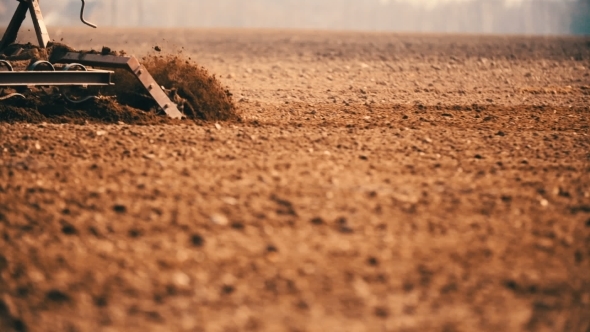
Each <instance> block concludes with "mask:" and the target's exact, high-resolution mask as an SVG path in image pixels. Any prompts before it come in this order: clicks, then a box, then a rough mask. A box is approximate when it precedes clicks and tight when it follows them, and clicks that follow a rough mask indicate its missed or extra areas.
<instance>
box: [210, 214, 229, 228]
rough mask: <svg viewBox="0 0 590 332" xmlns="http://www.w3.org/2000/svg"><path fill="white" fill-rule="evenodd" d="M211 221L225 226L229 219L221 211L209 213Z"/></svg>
mask: <svg viewBox="0 0 590 332" xmlns="http://www.w3.org/2000/svg"><path fill="white" fill-rule="evenodd" d="M211 222H212V223H214V224H216V225H219V226H227V224H229V219H227V217H226V216H225V215H223V214H221V213H214V214H212V215H211Z"/></svg>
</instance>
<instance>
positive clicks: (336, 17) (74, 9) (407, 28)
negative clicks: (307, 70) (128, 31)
mask: <svg viewBox="0 0 590 332" xmlns="http://www.w3.org/2000/svg"><path fill="white" fill-rule="evenodd" d="M87 2H88V13H89V17H90V18H91V19H92V20H93V21H95V22H96V23H97V24H99V25H101V26H118V27H138V26H142V27H148V26H150V27H238V28H239V27H246V28H297V29H302V28H303V29H328V30H332V29H334V30H369V31H371V30H376V31H398V32H445V33H497V34H504V33H509V34H543V35H547V34H559V35H563V34H572V33H573V34H588V33H590V23H588V22H590V14H589V13H590V1H589V0H486V1H481V0H456V1H455V0H450V1H449V0H438V1H436V0H432V1H431V0H420V1H418V0H414V1H410V0H367V1H362V0H322V1H317V0H280V1H277V0H252V1H241V0H219V1H205V0H192V1H184V0H168V1H165V2H164V1H157V0H135V1H116V0H94V1H91V0H87ZM16 5H17V1H14V0H4V1H2V2H0V15H1V16H3V22H7V21H8V17H6V16H7V15H10V13H12V11H13V10H12V8H14V7H16ZM79 6H80V1H78V0H61V1H58V0H54V1H52V6H51V7H50V6H44V7H47V9H44V10H45V13H46V18H47V21H48V23H49V24H51V25H54V26H59V25H72V24H77V22H78V21H77V19H78V10H79Z"/></svg>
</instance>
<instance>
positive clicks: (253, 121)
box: [0, 29, 590, 332]
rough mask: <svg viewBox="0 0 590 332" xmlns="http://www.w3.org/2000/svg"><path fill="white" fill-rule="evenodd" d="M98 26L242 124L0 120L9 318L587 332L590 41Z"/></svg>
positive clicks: (76, 40)
mask: <svg viewBox="0 0 590 332" xmlns="http://www.w3.org/2000/svg"><path fill="white" fill-rule="evenodd" d="M101 31H102V32H99V33H98V34H95V35H93V36H92V38H93V41H92V42H91V43H93V44H97V45H100V46H102V45H103V44H104V45H108V46H111V47H113V48H115V49H118V48H125V49H126V50H127V51H130V52H136V53H137V54H142V52H147V51H148V50H149V48H150V47H152V46H154V45H159V46H161V47H163V48H164V49H165V50H166V49H169V50H176V49H177V48H178V49H180V48H181V47H184V50H183V53H184V54H185V55H188V56H190V57H192V58H193V59H194V60H196V61H197V62H198V63H199V64H202V65H203V66H205V67H206V68H208V69H209V70H210V72H213V73H217V74H219V77H220V78H221V80H222V82H223V83H224V84H227V85H229V87H230V90H231V91H232V92H233V93H234V99H235V101H236V102H237V104H238V109H239V111H240V116H241V121H236V122H222V123H217V124H214V123H210V124H205V125H203V124H200V125H196V124H194V123H193V122H191V121H184V122H180V123H177V122H174V123H173V122H170V123H167V124H166V123H164V124H162V123H161V122H162V121H160V120H158V124H157V125H155V124H154V125H144V126H137V125H130V124H126V123H124V122H120V123H115V124H100V123H93V122H92V121H90V122H89V123H87V124H83V125H79V124H78V125H75V124H67V123H65V124H48V123H35V124H28V123H12V124H9V123H3V124H0V156H1V159H0V330H2V331H12V330H14V331H247V330H252V331H256V330H265V331H529V330H530V331H581V332H588V331H590V273H589V272H588V271H590V152H589V151H590V137H589V136H588V134H589V124H590V120H589V117H590V107H589V106H588V105H590V77H589V73H590V71H589V69H588V68H590V40H589V39H583V38H532V37H531V38H524V37H478V36H423V35H395V34H377V33H327V32H301V31H229V30H228V31H224V30H213V31H204V30H164V31H163V32H162V31H161V32H156V31H140V30H123V31H121V30H108V29H103V30H101ZM113 36H118V38H119V39H117V40H118V42H117V43H116V44H113ZM61 37H63V38H64V39H65V40H64V41H65V42H67V43H68V44H73V46H75V47H78V48H80V49H86V48H88V46H89V45H87V44H88V43H90V42H89V41H88V40H89V39H90V38H91V37H89V36H84V35H81V34H79V32H76V31H73V30H72V31H69V30H64V31H60V32H59V33H58V34H57V35H56V36H54V38H61ZM163 39H165V40H163ZM136 41H141V42H136ZM82 119H84V118H83V117H82ZM78 122H80V121H78ZM163 122H166V121H163ZM81 123H84V122H83V121H82V122H81Z"/></svg>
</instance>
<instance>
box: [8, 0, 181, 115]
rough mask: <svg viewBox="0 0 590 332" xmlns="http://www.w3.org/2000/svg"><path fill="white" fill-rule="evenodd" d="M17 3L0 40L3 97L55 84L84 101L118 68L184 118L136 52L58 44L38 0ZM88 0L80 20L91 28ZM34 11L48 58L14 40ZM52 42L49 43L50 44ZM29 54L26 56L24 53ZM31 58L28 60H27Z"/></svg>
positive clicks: (160, 106)
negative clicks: (30, 52) (126, 53)
mask: <svg viewBox="0 0 590 332" xmlns="http://www.w3.org/2000/svg"><path fill="white" fill-rule="evenodd" d="M17 1H18V2H19V4H18V7H17V8H16V11H15V13H14V15H13V17H12V20H11V21H10V24H9V25H8V27H7V29H6V31H5V33H4V36H3V37H2V40H1V41H0V53H2V54H4V56H3V59H0V91H1V92H2V95H0V102H1V101H2V100H6V99H10V98H26V97H25V94H24V92H25V91H32V90H33V89H37V90H43V89H46V91H47V89H49V88H51V89H52V91H53V90H54V89H56V90H57V91H58V93H59V94H60V95H61V96H62V97H63V98H64V99H65V100H66V101H67V102H68V103H74V104H77V103H85V102H88V101H89V100H92V99H97V98H100V96H98V95H96V94H93V93H92V92H91V91H96V90H93V89H92V87H104V86H111V85H114V83H113V76H114V75H115V70H116V69H124V70H126V71H128V72H129V73H131V74H132V75H133V76H134V77H135V78H136V80H137V82H138V83H140V84H141V86H143V88H144V89H145V92H146V93H147V94H148V95H149V96H150V98H152V99H153V101H154V103H155V104H156V105H157V108H158V109H159V110H160V111H162V112H164V113H165V114H166V115H167V116H168V117H170V118H173V119H181V118H183V117H184V114H183V112H182V107H179V105H178V104H177V103H175V102H173V101H172V99H171V96H170V95H169V93H170V92H168V91H167V90H166V89H165V88H163V87H162V86H160V85H159V84H158V82H156V80H155V79H154V78H153V77H152V75H151V74H150V73H149V71H148V70H147V68H146V67H145V66H144V65H142V64H141V63H140V61H139V60H138V59H137V58H136V57H135V56H121V55H116V54H111V53H112V52H110V50H108V49H103V51H102V52H78V51H75V50H71V49H69V48H67V47H55V45H53V43H51V41H50V37H49V32H48V30H47V27H46V25H45V22H44V20H43V14H42V12H41V7H40V5H39V0H17ZM85 5H86V4H85V0H81V9H80V21H81V22H82V23H84V24H85V25H87V26H89V27H91V28H97V26H96V25H95V24H93V23H91V22H88V21H87V20H86V19H85V17H84V10H85ZM27 13H30V16H31V19H32V21H33V26H34V28H35V34H36V37H37V42H38V45H39V48H40V49H43V50H48V49H50V50H51V52H50V54H48V56H47V60H45V59H35V58H34V57H33V58H31V59H23V55H24V53H26V49H25V48H24V47H22V46H21V45H19V44H15V42H16V39H17V34H18V32H19V30H20V28H21V26H22V23H23V22H24V20H25V18H26V15H27ZM50 46H51V47H50ZM24 57H25V58H26V56H24ZM23 60H25V61H26V60H28V64H23Z"/></svg>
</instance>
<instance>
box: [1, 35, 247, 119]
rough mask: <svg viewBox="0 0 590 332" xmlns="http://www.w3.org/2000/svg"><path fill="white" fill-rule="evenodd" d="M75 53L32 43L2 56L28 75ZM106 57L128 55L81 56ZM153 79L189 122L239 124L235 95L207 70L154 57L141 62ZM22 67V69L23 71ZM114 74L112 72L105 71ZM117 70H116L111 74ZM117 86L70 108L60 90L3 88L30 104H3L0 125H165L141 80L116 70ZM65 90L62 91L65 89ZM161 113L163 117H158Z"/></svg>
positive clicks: (108, 51)
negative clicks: (37, 65)
mask: <svg viewBox="0 0 590 332" xmlns="http://www.w3.org/2000/svg"><path fill="white" fill-rule="evenodd" d="M71 51H76V50H75V49H74V48H72V47H69V46H67V45H64V44H60V43H50V44H49V45H48V47H47V49H40V48H38V47H36V46H34V45H32V44H14V45H10V46H9V47H8V48H7V49H5V50H4V51H3V54H0V59H5V60H8V61H10V62H11V63H12V64H13V66H15V69H16V70H24V67H26V66H27V65H28V63H32V62H34V61H37V60H50V61H51V59H56V58H60V57H61V56H62V55H63V54H65V53H66V52H71ZM82 53H100V54H103V55H107V54H108V55H124V54H125V51H119V52H116V51H113V50H111V49H110V48H108V47H103V48H102V50H101V51H92V50H91V51H82ZM142 64H143V65H144V66H146V68H147V69H148V71H149V72H150V73H151V74H152V76H153V77H154V79H155V80H156V81H157V82H158V84H160V85H161V86H163V87H165V88H166V89H168V90H170V93H169V94H170V97H171V99H172V100H173V101H175V102H176V103H177V104H178V106H179V109H181V111H182V112H183V113H184V114H185V115H186V117H187V118H188V119H192V120H204V121H228V120H234V121H235V120H239V119H240V118H239V116H238V114H237V113H236V108H235V105H234V103H233V101H232V95H231V93H230V92H229V90H228V89H227V88H226V87H223V86H222V85H221V83H220V82H219V80H218V79H217V78H216V77H215V76H214V75H210V74H209V73H208V72H207V70H206V69H205V68H204V67H200V66H198V65H196V64H194V63H193V62H192V61H190V59H188V58H185V57H184V56H182V55H180V54H178V55H150V56H146V57H144V58H143V59H142ZM18 66H20V68H19V67H18ZM105 69H109V68H105ZM111 70H112V69H111ZM115 72H116V73H115V76H114V83H115V85H114V86H113V87H103V88H94V87H91V88H89V89H88V91H85V92H83V95H84V96H85V95H90V94H92V95H96V96H101V98H100V99H97V100H91V101H88V102H85V103H82V104H72V103H68V102H67V100H66V99H65V98H63V97H62V94H61V91H60V90H59V89H57V88H37V87H35V88H31V89H28V88H20V89H17V90H15V89H3V90H4V91H2V95H8V94H10V93H13V92H19V93H21V94H23V95H25V96H26V99H27V100H26V101H23V100H22V99H21V98H18V97H14V98H11V99H7V100H5V101H4V102H3V103H1V104H0V121H8V122H14V121H22V122H29V123H30V122H54V123H55V122H57V123H68V122H73V123H83V122H88V121H91V122H103V123H104V122H107V123H113V122H114V123H117V122H120V121H123V122H126V123H133V124H157V123H163V122H166V119H162V118H161V117H163V116H164V114H163V112H161V111H159V112H158V107H157V105H156V103H155V102H154V101H153V99H151V97H149V95H148V94H147V92H146V91H145V88H144V87H143V86H142V85H141V84H140V83H139V82H138V81H137V79H136V78H135V77H134V76H133V75H132V74H131V73H129V72H127V71H125V70H115ZM62 90H63V89H62ZM157 113H159V115H160V116H157Z"/></svg>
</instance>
